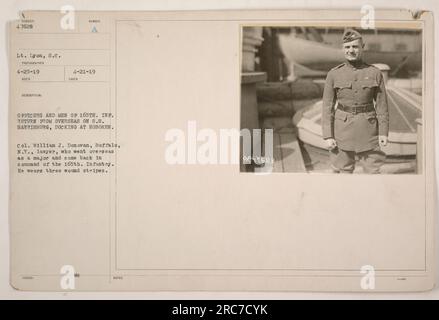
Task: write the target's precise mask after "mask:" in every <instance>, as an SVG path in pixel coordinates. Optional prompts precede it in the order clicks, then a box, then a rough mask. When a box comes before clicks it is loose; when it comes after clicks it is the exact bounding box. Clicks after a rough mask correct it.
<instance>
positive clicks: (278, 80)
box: [240, 24, 423, 174]
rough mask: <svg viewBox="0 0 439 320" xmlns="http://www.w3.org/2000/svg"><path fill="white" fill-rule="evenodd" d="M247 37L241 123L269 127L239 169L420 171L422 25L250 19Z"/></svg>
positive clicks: (245, 31)
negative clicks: (289, 22)
mask: <svg viewBox="0 0 439 320" xmlns="http://www.w3.org/2000/svg"><path fill="white" fill-rule="evenodd" d="M241 41H242V46H241V50H242V57H241V107H240V108H241V110H240V119H241V121H240V125H241V130H243V129H248V130H250V131H253V132H255V131H256V132H262V135H261V137H260V136H259V135H256V136H255V135H253V136H252V140H253V141H252V147H253V151H252V157H251V161H250V157H247V158H246V157H245V156H248V155H247V153H248V152H247V153H246V152H245V150H246V149H245V148H244V149H241V155H242V157H241V166H240V169H241V172H257V171H258V170H260V169H261V168H263V167H267V165H269V166H270V171H271V172H297V173H300V172H308V173H348V174H349V173H354V174H357V173H358V174H359V173H362V174H419V173H421V172H422V153H423V147H422V146H423V145H422V136H423V134H422V132H423V129H422V128H423V126H422V91H423V75H422V69H423V50H422V29H421V28H419V27H418V28H416V27H407V28H395V27H380V28H378V27H377V28H373V29H370V28H369V29H362V28H358V27H354V26H351V25H348V24H346V25H343V26H309V25H307V26H295V25H291V26H285V25H282V26H243V27H242V33H241ZM255 129H256V130H255ZM257 129H260V130H257ZM267 132H269V134H267ZM270 141H272V144H271V145H272V148H267V146H269V145H270ZM243 143H245V141H244V142H243ZM260 149H261V150H260ZM271 149H272V150H271ZM242 150H244V154H243V151H242ZM247 150H249V148H247ZM264 151H265V153H264ZM255 154H256V157H255ZM258 155H261V156H262V157H260V158H258V157H257V156H258ZM261 159H262V160H261ZM264 159H265V160H264ZM270 159H271V161H270Z"/></svg>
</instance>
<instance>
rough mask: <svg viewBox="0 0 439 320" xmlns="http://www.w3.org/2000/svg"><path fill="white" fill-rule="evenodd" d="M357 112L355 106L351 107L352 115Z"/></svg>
mask: <svg viewBox="0 0 439 320" xmlns="http://www.w3.org/2000/svg"><path fill="white" fill-rule="evenodd" d="M357 113H358V112H357V108H355V107H353V108H352V114H353V115H356V114H357Z"/></svg>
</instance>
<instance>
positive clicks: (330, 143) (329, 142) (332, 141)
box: [326, 138, 337, 150]
mask: <svg viewBox="0 0 439 320" xmlns="http://www.w3.org/2000/svg"><path fill="white" fill-rule="evenodd" d="M326 144H327V145H328V149H329V150H332V149H335V148H337V141H335V139H333V138H329V139H326Z"/></svg>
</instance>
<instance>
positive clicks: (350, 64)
mask: <svg viewBox="0 0 439 320" xmlns="http://www.w3.org/2000/svg"><path fill="white" fill-rule="evenodd" d="M346 65H347V66H348V67H350V68H352V69H361V68H364V67H365V66H366V63H364V61H363V60H360V61H356V62H350V61H348V60H346Z"/></svg>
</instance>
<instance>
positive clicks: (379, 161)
mask: <svg viewBox="0 0 439 320" xmlns="http://www.w3.org/2000/svg"><path fill="white" fill-rule="evenodd" d="M329 155H330V161H331V167H332V170H333V171H334V172H336V173H352V172H353V171H354V169H355V160H356V159H355V158H356V156H357V157H358V159H359V161H360V163H361V165H362V166H363V170H364V173H380V167H381V166H382V165H383V163H384V161H385V159H386V155H385V154H384V152H382V151H381V149H380V148H379V147H378V148H375V149H373V150H369V151H364V152H358V153H357V152H355V151H345V150H342V149H340V148H335V149H334V150H331V151H329Z"/></svg>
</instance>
